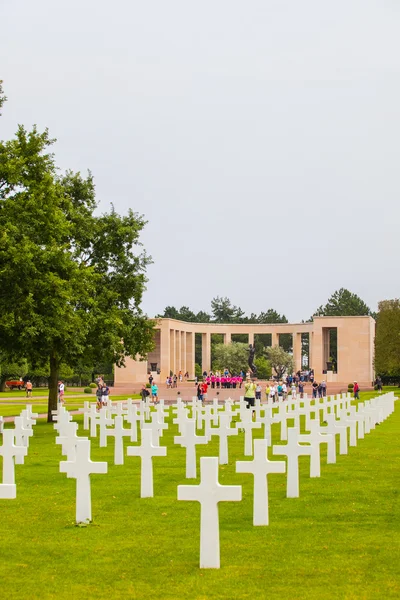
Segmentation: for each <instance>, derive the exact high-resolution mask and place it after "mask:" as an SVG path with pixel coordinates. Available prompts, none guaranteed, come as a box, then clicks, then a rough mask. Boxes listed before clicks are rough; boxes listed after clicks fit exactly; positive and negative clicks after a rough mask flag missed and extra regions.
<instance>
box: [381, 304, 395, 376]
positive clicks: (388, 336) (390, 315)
mask: <svg viewBox="0 0 400 600" xmlns="http://www.w3.org/2000/svg"><path fill="white" fill-rule="evenodd" d="M378 309H379V310H378V315H377V320H376V324H377V328H376V337H375V371H376V372H377V373H378V374H379V375H391V376H393V375H394V376H399V375H400V300H398V299H396V300H384V301H383V302H380V303H379V305H378Z"/></svg>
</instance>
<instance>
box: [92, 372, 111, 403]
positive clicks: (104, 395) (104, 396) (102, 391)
mask: <svg viewBox="0 0 400 600" xmlns="http://www.w3.org/2000/svg"><path fill="white" fill-rule="evenodd" d="M95 381H96V383H97V390H96V398H97V408H101V407H102V406H107V403H108V399H109V396H110V388H109V387H108V385H107V384H106V382H105V381H104V380H103V378H102V377H100V376H99V377H96V379H95Z"/></svg>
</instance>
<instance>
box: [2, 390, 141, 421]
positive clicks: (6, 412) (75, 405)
mask: <svg viewBox="0 0 400 600" xmlns="http://www.w3.org/2000/svg"><path fill="white" fill-rule="evenodd" d="M127 398H132V400H138V399H139V398H140V395H139V394H131V395H122V396H113V397H112V400H113V402H114V401H119V400H127ZM85 400H88V401H89V402H93V403H96V396H95V395H94V394H93V395H89V394H82V395H81V396H79V397H78V398H66V402H65V403H64V405H65V407H66V408H67V410H78V409H80V408H82V407H83V402H84V401H85ZM27 404H31V405H32V411H33V412H34V413H37V414H39V415H40V414H47V403H46V404H45V403H44V400H35V398H26V399H23V398H22V399H16V401H15V403H14V402H12V401H8V402H6V401H3V402H1V401H0V415H1V416H2V417H15V416H18V415H19V414H20V413H21V410H23V409H24V408H25V407H26V405H27Z"/></svg>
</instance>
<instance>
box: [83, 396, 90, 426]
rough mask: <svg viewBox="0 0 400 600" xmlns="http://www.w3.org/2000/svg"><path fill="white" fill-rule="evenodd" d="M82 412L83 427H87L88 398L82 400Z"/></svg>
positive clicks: (88, 415)
mask: <svg viewBox="0 0 400 600" xmlns="http://www.w3.org/2000/svg"><path fill="white" fill-rule="evenodd" d="M82 412H83V429H89V417H90V404H89V400H85V401H84V403H83V409H82Z"/></svg>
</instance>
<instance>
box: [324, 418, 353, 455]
mask: <svg viewBox="0 0 400 600" xmlns="http://www.w3.org/2000/svg"><path fill="white" fill-rule="evenodd" d="M326 417H327V423H328V425H327V426H326V427H325V431H326V433H331V434H332V435H337V434H339V439H340V444H339V454H347V427H348V425H347V424H346V423H342V422H341V421H336V417H335V414H334V413H331V414H330V415H327V416H326Z"/></svg>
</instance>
